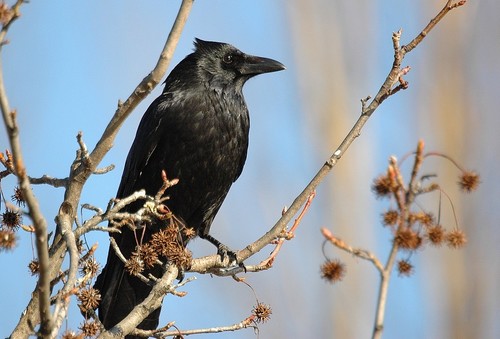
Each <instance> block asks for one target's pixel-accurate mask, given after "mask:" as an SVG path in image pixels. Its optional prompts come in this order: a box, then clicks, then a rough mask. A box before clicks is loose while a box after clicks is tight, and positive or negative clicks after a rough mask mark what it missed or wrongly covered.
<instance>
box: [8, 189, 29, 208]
mask: <svg viewBox="0 0 500 339" xmlns="http://www.w3.org/2000/svg"><path fill="white" fill-rule="evenodd" d="M11 199H12V201H13V202H15V203H16V204H17V206H19V207H21V206H22V207H24V206H26V200H24V196H23V191H21V189H20V188H19V186H17V187H16V188H14V194H13V195H12V197H11Z"/></svg>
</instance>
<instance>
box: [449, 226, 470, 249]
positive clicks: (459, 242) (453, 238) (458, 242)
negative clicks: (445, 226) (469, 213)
mask: <svg viewBox="0 0 500 339" xmlns="http://www.w3.org/2000/svg"><path fill="white" fill-rule="evenodd" d="M446 242H447V243H448V247H450V248H455V249H457V248H461V247H463V246H465V244H466V243H467V237H466V236H465V233H464V232H463V231H462V230H459V229H455V230H453V231H451V232H449V233H448V234H447V235H446Z"/></svg>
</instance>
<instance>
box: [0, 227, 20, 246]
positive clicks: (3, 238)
mask: <svg viewBox="0 0 500 339" xmlns="http://www.w3.org/2000/svg"><path fill="white" fill-rule="evenodd" d="M16 242H17V238H16V234H15V233H14V232H13V231H11V230H2V229H0V250H6V251H8V250H12V249H13V248H14V247H16Z"/></svg>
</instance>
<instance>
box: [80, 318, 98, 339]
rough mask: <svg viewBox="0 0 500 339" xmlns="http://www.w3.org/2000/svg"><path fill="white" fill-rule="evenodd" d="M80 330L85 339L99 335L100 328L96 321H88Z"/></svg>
mask: <svg viewBox="0 0 500 339" xmlns="http://www.w3.org/2000/svg"><path fill="white" fill-rule="evenodd" d="M80 330H81V331H82V334H83V335H84V336H85V337H87V338H94V337H96V336H97V335H98V334H99V331H100V326H99V324H98V323H96V322H95V321H92V320H88V321H85V322H84V323H83V324H82V325H81V326H80Z"/></svg>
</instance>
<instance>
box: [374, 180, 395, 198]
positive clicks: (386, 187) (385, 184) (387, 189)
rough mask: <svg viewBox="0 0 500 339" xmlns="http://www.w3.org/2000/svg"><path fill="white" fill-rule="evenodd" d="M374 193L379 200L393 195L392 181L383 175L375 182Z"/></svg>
mask: <svg viewBox="0 0 500 339" xmlns="http://www.w3.org/2000/svg"><path fill="white" fill-rule="evenodd" d="M372 191H373V193H375V195H376V196H377V198H383V197H386V196H388V195H390V194H391V193H392V181H391V179H390V178H389V177H388V176H387V175H381V176H379V177H377V178H375V180H373V184H372Z"/></svg>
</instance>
